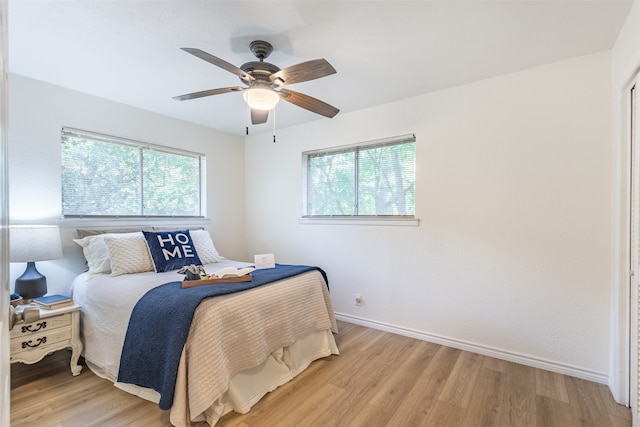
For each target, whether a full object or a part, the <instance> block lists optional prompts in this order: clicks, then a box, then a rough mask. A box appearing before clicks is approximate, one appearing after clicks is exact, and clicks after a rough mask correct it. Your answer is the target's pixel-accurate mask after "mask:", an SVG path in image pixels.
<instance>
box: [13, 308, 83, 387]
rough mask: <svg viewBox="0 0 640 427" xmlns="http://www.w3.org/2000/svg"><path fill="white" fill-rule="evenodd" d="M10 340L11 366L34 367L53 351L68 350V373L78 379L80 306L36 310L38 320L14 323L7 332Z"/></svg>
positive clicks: (80, 345)
mask: <svg viewBox="0 0 640 427" xmlns="http://www.w3.org/2000/svg"><path fill="white" fill-rule="evenodd" d="M32 306H36V304H33V305H32ZM24 307H26V306H24V305H20V306H18V307H17V308H16V310H17V311H21V310H23V309H24ZM10 337H11V355H10V358H9V360H10V362H11V363H14V362H22V363H29V364H31V363H36V362H39V361H40V360H42V359H43V358H44V357H45V356H46V355H48V354H51V353H53V352H54V351H58V350H62V349H63V348H71V363H70V366H71V373H72V374H73V375H78V374H80V371H81V370H82V366H80V365H78V359H79V358H80V353H81V352H82V341H80V306H79V305H77V304H75V303H74V304H73V305H67V306H65V307H61V308H56V309H53V310H45V309H43V308H40V319H39V320H37V321H35V322H32V323H27V324H24V323H18V324H17V325H15V326H14V327H13V329H12V330H11V332H10Z"/></svg>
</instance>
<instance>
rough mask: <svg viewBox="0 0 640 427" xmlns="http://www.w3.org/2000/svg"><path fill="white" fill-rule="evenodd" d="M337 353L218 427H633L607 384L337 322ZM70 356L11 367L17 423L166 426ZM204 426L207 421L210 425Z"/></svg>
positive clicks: (145, 405) (150, 407)
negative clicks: (75, 366) (76, 369)
mask: <svg viewBox="0 0 640 427" xmlns="http://www.w3.org/2000/svg"><path fill="white" fill-rule="evenodd" d="M339 328H340V334H338V336H337V337H336V338H337V342H338V346H339V348H340V353H341V354H340V356H332V357H329V358H326V359H321V360H318V361H316V362H314V363H313V364H312V365H311V366H310V367H309V369H307V370H306V371H305V372H303V373H302V374H300V375H299V376H298V377H297V378H296V379H295V380H294V381H292V382H290V383H288V384H285V385H284V386H282V387H280V388H278V389H277V390H275V391H274V392H272V393H269V394H268V395H267V396H265V397H264V398H263V399H262V400H261V401H260V402H258V403H257V404H256V405H255V406H254V407H253V408H252V410H251V411H250V412H249V413H248V414H245V415H240V414H235V413H231V414H227V415H226V416H224V417H223V418H222V419H221V420H220V421H219V422H218V424H217V426H225V427H231V426H237V427H272V426H286V427H290V426H296V427H298V426H322V427H326V426H350V427H351V426H367V427H377V426H394V427H395V426H412V427H413V426H443V427H444V426H454V427H461V426H462V427H464V426H470V427H476V426H498V427H515V426H529V427H536V426H537V427H554V426H559V427H571V426H574V427H578V426H594V427H596V426H597V427H623V426H624V427H629V426H631V413H630V410H629V409H628V408H625V407H623V406H621V405H618V404H616V403H615V402H614V400H613V398H612V397H611V394H610V393H609V390H608V388H607V387H606V386H604V385H601V384H596V383H592V382H589V381H584V380H580V379H576V378H572V377H568V376H564V375H560V374H555V373H552V372H548V371H543V370H539V369H535V368H530V367H526V366H522V365H518V364H515V363H510V362H505V361H502V360H498V359H493V358H490V357H486V356H481V355H478V354H474V353H469V352H465V351H461V350H456V349H452V348H449V347H443V346H440V345H437V344H432V343H428V342H424V341H419V340H415V339H411V338H406V337H401V336H398V335H394V334H390V333H386V332H381V331H377V330H374V329H369V328H365V327H362V326H358V325H353V324H349V323H344V322H339ZM69 357H70V353H69V352H67V351H60V352H57V353H55V354H53V355H50V356H48V357H46V358H45V359H44V360H43V361H41V362H39V363H38V364H35V365H22V364H13V365H11V425H12V426H39V427H40V426H45V427H46V426H54V427H76V426H78V427H80V426H82V427H90V426H109V427H112V426H168V425H170V423H169V414H168V412H167V411H161V410H160V409H159V408H158V407H157V405H155V404H153V403H151V402H147V401H145V400H143V399H140V398H138V397H134V396H131V395H129V394H127V393H125V392H123V391H120V390H119V389H117V388H116V387H114V386H113V385H112V383H110V382H109V381H107V380H103V379H101V378H98V377H97V376H95V375H94V374H93V373H92V372H91V371H90V370H89V369H88V368H87V367H86V366H85V367H84V368H83V370H82V373H81V374H80V375H79V376H77V377H73V376H72V375H71V372H70V370H69ZM205 426H206V424H205Z"/></svg>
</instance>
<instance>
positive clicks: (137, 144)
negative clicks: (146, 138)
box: [60, 127, 206, 220]
mask: <svg viewBox="0 0 640 427" xmlns="http://www.w3.org/2000/svg"><path fill="white" fill-rule="evenodd" d="M65 134H71V135H76V136H79V137H83V138H87V139H93V140H97V141H100V142H104V143H109V144H115V145H124V146H128V147H134V148H136V149H138V150H139V153H140V173H141V174H143V162H142V157H143V155H142V153H143V152H144V151H155V152H161V153H167V154H174V155H179V156H184V157H193V158H197V159H198V170H199V180H198V192H199V209H198V210H199V215H145V214H144V211H141V214H140V215H124V214H121V215H118V214H116V215H87V214H67V213H65V212H64V204H63V200H64V190H63V187H64V183H63V182H62V169H61V171H60V173H61V183H60V189H61V201H60V203H61V215H62V219H67V220H74V219H94V220H101V219H119V218H121V219H125V220H126V219H146V220H162V219H163V218H180V219H185V220H200V219H204V218H206V155H205V154H204V153H198V152H194V151H189V150H183V149H180V148H173V147H167V146H164V145H159V144H152V143H148V142H142V141H137V140H133V139H129V138H122V137H118V136H112V135H107V134H103V133H98V132H92V131H86V130H81V129H75V128H71V127H62V128H61V130H60V150H61V155H62V144H63V138H64V136H65ZM140 180H141V182H140V183H141V185H142V187H141V190H140V191H141V194H140V202H141V209H143V205H144V199H145V196H144V185H143V183H144V180H145V177H144V175H141V177H140Z"/></svg>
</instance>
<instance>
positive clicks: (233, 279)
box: [182, 267, 255, 288]
mask: <svg viewBox="0 0 640 427" xmlns="http://www.w3.org/2000/svg"><path fill="white" fill-rule="evenodd" d="M254 270H255V268H253V267H245V268H236V267H226V268H223V269H221V270H218V271H216V272H215V273H213V274H211V275H210V276H208V277H201V278H200V279H199V280H187V279H186V278H185V279H184V280H183V281H182V287H183V288H191V287H194V286H202V285H215V284H217V283H237V282H250V281H251V280H252V277H251V272H252V271H254Z"/></svg>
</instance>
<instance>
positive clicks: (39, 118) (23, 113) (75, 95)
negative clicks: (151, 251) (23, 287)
mask: <svg viewBox="0 0 640 427" xmlns="http://www.w3.org/2000/svg"><path fill="white" fill-rule="evenodd" d="M9 118H10V121H9V183H10V220H11V222H12V223H25V222H26V223H45V224H56V223H57V222H58V220H59V219H60V216H61V203H60V200H61V185H60V170H61V160H60V129H61V127H63V126H69V127H73V128H77V129H83V130H89V131H93V132H99V133H105V134H108V135H114V136H119V137H124V138H129V139H133V140H138V141H143V142H148V143H153V144H158V145H164V146H169V147H177V148H182V149H185V150H191V151H196V152H201V153H204V154H205V155H206V156H207V170H206V173H207V205H206V209H207V216H208V217H209V218H210V222H204V223H202V224H200V225H202V226H205V227H206V228H207V229H208V230H209V231H210V232H211V234H212V235H213V237H214V241H215V244H216V246H217V249H218V250H219V251H220V253H221V254H223V255H225V256H227V257H229V258H234V259H240V258H241V257H242V255H243V253H244V213H243V212H244V199H243V196H242V195H243V193H244V170H243V169H244V160H243V159H244V143H243V139H242V138H240V137H237V136H233V135H229V134H226V133H222V132H218V131H214V130H212V129H208V128H205V127H202V126H198V125H194V124H190V123H186V122H183V121H179V120H175V119H171V118H168V117H165V116H161V115H158V114H154V113H150V112H147V111H143V110H140V109H136V108H132V107H129V106H126V105H123V104H118V103H115V102H112V101H108V100H105V99H101V98H97V97H93V96H89V95H86V94H81V93H79V92H74V91H70V90H68V89H64V88H61V87H59V86H53V85H50V84H47V83H43V82H40V81H37V80H33V79H30V78H26V77H23V76H19V75H14V74H12V75H10V76H9ZM222 159H223V160H222ZM238 195H240V196H238ZM223 201H224V202H223ZM136 223H139V222H136ZM60 224H61V227H65V228H63V229H62V235H63V251H64V254H65V259H62V260H56V261H47V262H39V263H38V264H37V266H38V269H39V270H40V271H41V272H42V273H43V274H44V275H45V276H47V281H48V288H49V292H65V291H68V287H69V286H70V285H71V280H72V279H73V277H74V276H75V275H76V274H77V273H78V272H80V271H82V268H83V260H82V259H81V256H82V254H81V249H80V247H79V246H78V245H76V244H75V243H73V242H72V240H71V239H72V238H73V237H75V236H74V233H75V229H76V228H92V226H95V225H96V224H97V225H101V223H95V222H93V223H92V222H90V221H89V222H85V223H84V224H83V222H82V221H73V222H71V223H69V222H64V221H63V222H61V223H60ZM127 224H129V223H127V222H126V221H120V222H118V223H117V225H122V226H126V225H127ZM24 268H25V264H12V266H11V287H12V288H13V282H14V281H15V279H16V277H18V276H19V275H20V274H22V272H23V271H24Z"/></svg>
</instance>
